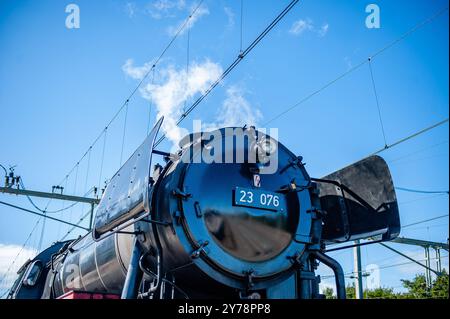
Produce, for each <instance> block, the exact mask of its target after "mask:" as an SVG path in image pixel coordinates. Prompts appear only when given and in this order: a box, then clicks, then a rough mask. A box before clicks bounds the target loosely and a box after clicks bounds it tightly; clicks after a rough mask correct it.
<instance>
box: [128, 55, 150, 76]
mask: <svg viewBox="0 0 450 319" xmlns="http://www.w3.org/2000/svg"><path fill="white" fill-rule="evenodd" d="M152 65H153V63H150V62H147V63H145V64H144V65H143V66H134V61H133V59H128V60H127V61H126V62H125V64H124V65H122V71H123V72H124V73H125V74H126V75H128V76H129V77H131V78H132V79H134V80H142V79H143V78H144V76H145V75H146V74H147V73H148V71H150V69H151V68H152Z"/></svg>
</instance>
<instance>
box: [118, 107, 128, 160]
mask: <svg viewBox="0 0 450 319" xmlns="http://www.w3.org/2000/svg"><path fill="white" fill-rule="evenodd" d="M127 117H128V103H127V104H126V106H125V117H124V121H123V134H122V147H121V149H120V164H119V167H120V166H122V159H123V148H124V146H125V135H126V133H127Z"/></svg>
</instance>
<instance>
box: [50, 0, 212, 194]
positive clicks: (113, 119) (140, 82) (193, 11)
mask: <svg viewBox="0 0 450 319" xmlns="http://www.w3.org/2000/svg"><path fill="white" fill-rule="evenodd" d="M203 1H204V0H200V1H199V3H198V4H197V5H196V6H195V8H194V9H193V10H192V12H191V13H190V14H189V16H188V17H187V18H186V19H185V21H184V22H183V23H182V24H181V25H180V27H179V28H178V30H177V32H176V33H175V34H174V35H173V37H172V38H171V40H170V41H169V43H168V44H167V45H166V46H165V47H164V49H163V50H162V52H161V53H160V55H159V56H158V57H157V58H156V60H155V62H153V65H152V67H151V68H150V69H149V70H148V71H147V72H146V73H145V74H144V76H143V77H142V79H141V80H140V81H139V83H138V84H137V86H136V87H135V88H134V89H133V90H132V91H131V93H130V94H129V95H128V97H127V98H126V99H125V101H124V102H123V103H122V105H121V106H120V107H119V109H118V110H117V112H116V113H115V114H114V116H113V117H112V118H111V119H110V120H109V122H108V123H107V124H106V126H105V128H104V129H103V130H102V131H101V133H100V134H99V135H98V136H97V137H96V138H95V139H94V141H93V142H92V143H91V145H90V146H89V148H88V149H87V150H86V152H84V154H83V155H82V156H81V158H80V159H79V160H78V161H77V163H79V162H81V161H82V160H83V159H84V158H85V157H86V156H87V153H88V151H89V149H91V148H92V147H94V145H95V144H97V142H98V141H99V140H100V138H101V137H102V136H103V134H106V131H107V129H108V127H110V125H111V124H112V123H113V122H114V121H115V120H116V118H117V117H118V116H119V114H120V113H121V112H122V110H123V109H124V108H125V106H126V105H127V104H128V102H130V100H131V99H132V98H133V96H134V95H135V94H136V92H137V91H138V90H139V88H140V87H141V86H142V84H143V83H144V81H145V80H146V79H147V77H148V75H149V74H150V73H151V72H152V70H153V69H154V68H155V67H156V66H157V64H158V63H159V62H160V61H161V59H162V58H163V56H164V55H165V54H166V52H167V51H168V50H169V48H170V47H171V46H172V44H173V43H174V42H175V40H176V39H177V38H178V36H179V35H180V34H181V33H182V31H183V30H184V29H185V28H186V27H187V26H188V23H189V21H190V20H191V19H192V17H193V16H194V15H195V13H196V12H197V11H198V9H199V8H200V6H201V5H202V3H203ZM75 168H76V165H74V166H73V167H72V168H71V169H70V170H69V172H68V173H67V174H66V177H65V178H64V179H62V180H61V181H60V182H59V183H58V185H61V184H62V183H63V182H64V180H65V179H67V178H68V177H69V176H70V175H71V174H72V173H73V171H74V170H75ZM99 184H100V183H99Z"/></svg>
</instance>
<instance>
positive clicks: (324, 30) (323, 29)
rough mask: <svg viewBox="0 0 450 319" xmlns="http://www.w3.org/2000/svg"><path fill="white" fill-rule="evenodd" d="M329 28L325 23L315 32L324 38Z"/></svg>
mask: <svg viewBox="0 0 450 319" xmlns="http://www.w3.org/2000/svg"><path fill="white" fill-rule="evenodd" d="M329 27H330V26H329V25H328V23H325V24H324V25H322V26H321V27H320V29H319V30H318V31H317V32H318V33H319V36H320V37H324V36H325V35H326V34H327V33H328V28H329Z"/></svg>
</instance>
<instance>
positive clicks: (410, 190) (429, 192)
mask: <svg viewBox="0 0 450 319" xmlns="http://www.w3.org/2000/svg"><path fill="white" fill-rule="evenodd" d="M395 189H397V190H400V191H404V192H410V193H420V194H447V195H448V191H425V190H420V189H411V188H404V187H395Z"/></svg>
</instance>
